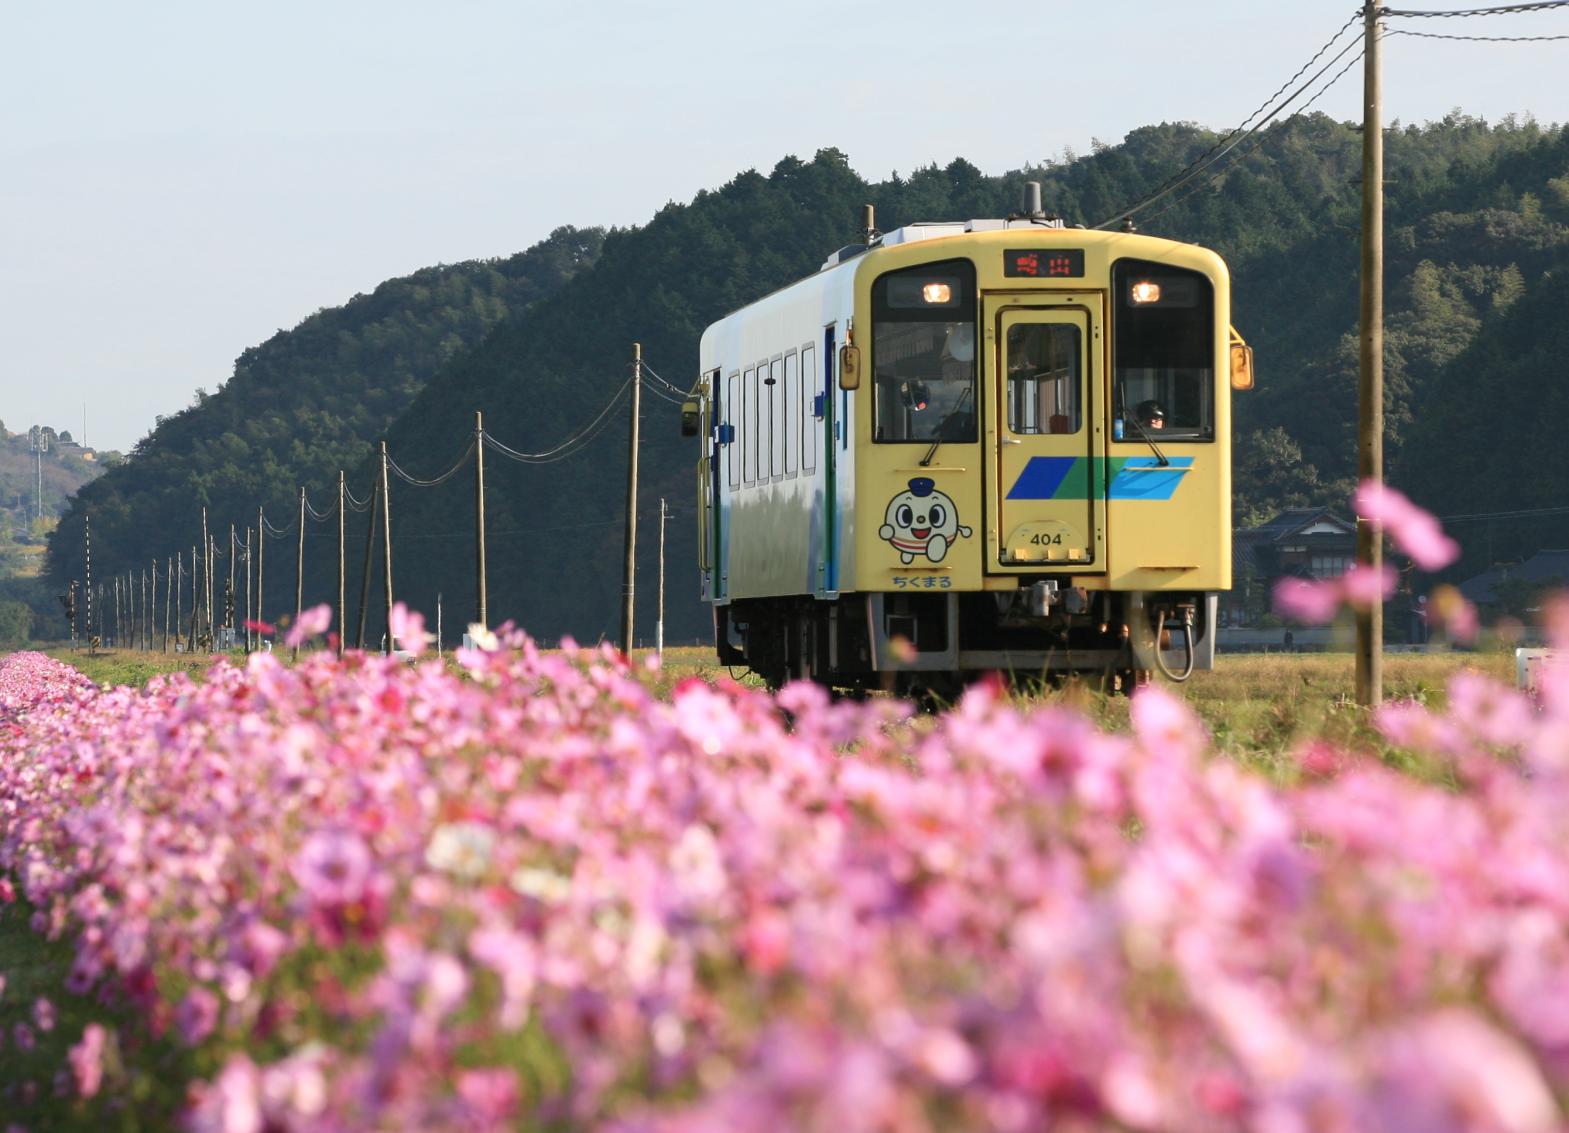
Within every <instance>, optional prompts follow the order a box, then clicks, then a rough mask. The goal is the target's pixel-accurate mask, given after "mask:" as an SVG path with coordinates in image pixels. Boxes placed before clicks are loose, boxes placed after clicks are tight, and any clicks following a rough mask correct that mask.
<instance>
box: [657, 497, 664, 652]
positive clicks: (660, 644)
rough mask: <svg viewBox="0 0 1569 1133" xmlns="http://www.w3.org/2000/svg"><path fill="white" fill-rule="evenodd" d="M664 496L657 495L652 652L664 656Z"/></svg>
mask: <svg viewBox="0 0 1569 1133" xmlns="http://www.w3.org/2000/svg"><path fill="white" fill-rule="evenodd" d="M666 515H667V513H666V511H665V497H664V496H660V497H659V605H658V616H657V617H656V618H655V621H654V653H655V655H657V656H658V657H659V658H660V659H661V660H663V658H664V656H665V518H666Z"/></svg>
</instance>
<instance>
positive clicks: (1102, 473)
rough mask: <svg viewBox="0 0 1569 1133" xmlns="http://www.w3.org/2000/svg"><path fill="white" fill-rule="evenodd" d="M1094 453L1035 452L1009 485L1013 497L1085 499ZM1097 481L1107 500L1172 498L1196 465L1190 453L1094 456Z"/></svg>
mask: <svg viewBox="0 0 1569 1133" xmlns="http://www.w3.org/2000/svg"><path fill="white" fill-rule="evenodd" d="M1091 459H1092V458H1091V457H1087V456H1032V457H1030V459H1029V462H1028V463H1027V464H1025V466H1024V469H1023V471H1021V472H1020V473H1019V478H1018V479H1017V480H1015V481H1014V482H1013V487H1011V488H1009V489H1008V496H1007V498H1008V499H1010V500H1086V499H1089V498H1090V469H1091V464H1090V461H1091ZM1093 459H1094V461H1095V465H1094V467H1095V469H1096V471H1097V472H1098V473H1099V474H1098V475H1097V477H1096V483H1097V485H1103V486H1104V488H1105V492H1106V498H1107V499H1108V500H1169V499H1171V497H1172V493H1174V492H1175V491H1176V490H1177V485H1178V484H1180V483H1181V482H1182V478H1183V477H1184V476H1186V475H1187V474H1188V471H1189V469H1191V468H1192V467H1193V458H1192V457H1191V456H1173V457H1169V458H1168V460H1167V463H1165V464H1161V462H1160V461H1159V460H1158V459H1156V458H1155V457H1153V456H1111V457H1095V458H1093Z"/></svg>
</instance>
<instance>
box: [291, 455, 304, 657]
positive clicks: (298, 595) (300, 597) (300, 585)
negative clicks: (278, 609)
mask: <svg viewBox="0 0 1569 1133" xmlns="http://www.w3.org/2000/svg"><path fill="white" fill-rule="evenodd" d="M299 523H300V533H299V538H298V540H297V541H296V542H295V549H294V624H295V625H299V623H300V614H301V613H303V612H304V610H305V485H303V484H301V485H300V516H299ZM299 655H300V647H299V646H298V645H296V646H295V647H294V651H293V652H292V653H291V654H290V656H292V657H298V656H299Z"/></svg>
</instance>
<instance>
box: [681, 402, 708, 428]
mask: <svg viewBox="0 0 1569 1133" xmlns="http://www.w3.org/2000/svg"><path fill="white" fill-rule="evenodd" d="M702 417H703V411H702V407H701V406H700V405H698V403H697V399H696V398H692V399H690V400H688V401H683V402H682V403H681V435H682V436H683V437H695V436H697V427H698V424H699V422H700V421H701V420H702Z"/></svg>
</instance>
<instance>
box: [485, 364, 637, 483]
mask: <svg viewBox="0 0 1569 1133" xmlns="http://www.w3.org/2000/svg"><path fill="white" fill-rule="evenodd" d="M631 388H632V379H631V378H628V379H627V380H626V382H625V383H624V384H623V385H622V386H621V388H620V389H618V390H617V391H616V392H615V395H614V396H613V397H611V399H610V400H609V401H608V402H607V403H606V404H605V407H604V408H603V409H601V410H600V411H599V414H598V416H596V417H595V418H594V419H593V420H592V421H590V422H589V423H588V424H587V425H585V426H584V427H583V428H582V429H580V430H578V432H576V433H574V434H573V435H571V436H569V437H568V438H567V439H566V440H564V441H562V442H561V443H560V444H558V445H556V446H555V447H554V448H548V449H545V450H544V451H543V452H520V451H519V450H517V449H515V448H512V447H511V446H510V445H505V444H503V443H502V442H500V441H498V440H497V439H496V438H495V437H493V436H491V435H490V433H488V432H487V433H486V434H485V444H486V445H487V446H488V447H489V448H490V449H491V450H492V451H493V452H497V453H499V454H501V455H502V456H505V457H507V458H508V459H509V460H515V461H517V462H519V463H520V464H550V463H553V462H555V461H557V460H564V459H565V458H566V457H568V456H571V455H574V454H575V453H576V452H577V451H578V450H580V449H581V448H582V447H583V446H584V445H586V444H587V443H588V442H589V441H590V440H592V439H593V438H594V437H595V436H597V435H598V432H599V430H600V429H602V428H603V427H604V424H605V422H606V421H607V420H608V419H609V417H610V411H611V410H612V409H614V408H615V407H616V406H617V405H618V404H619V403H620V401H621V399H622V397H624V396H625V395H626V392H627V390H629V389H631Z"/></svg>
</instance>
